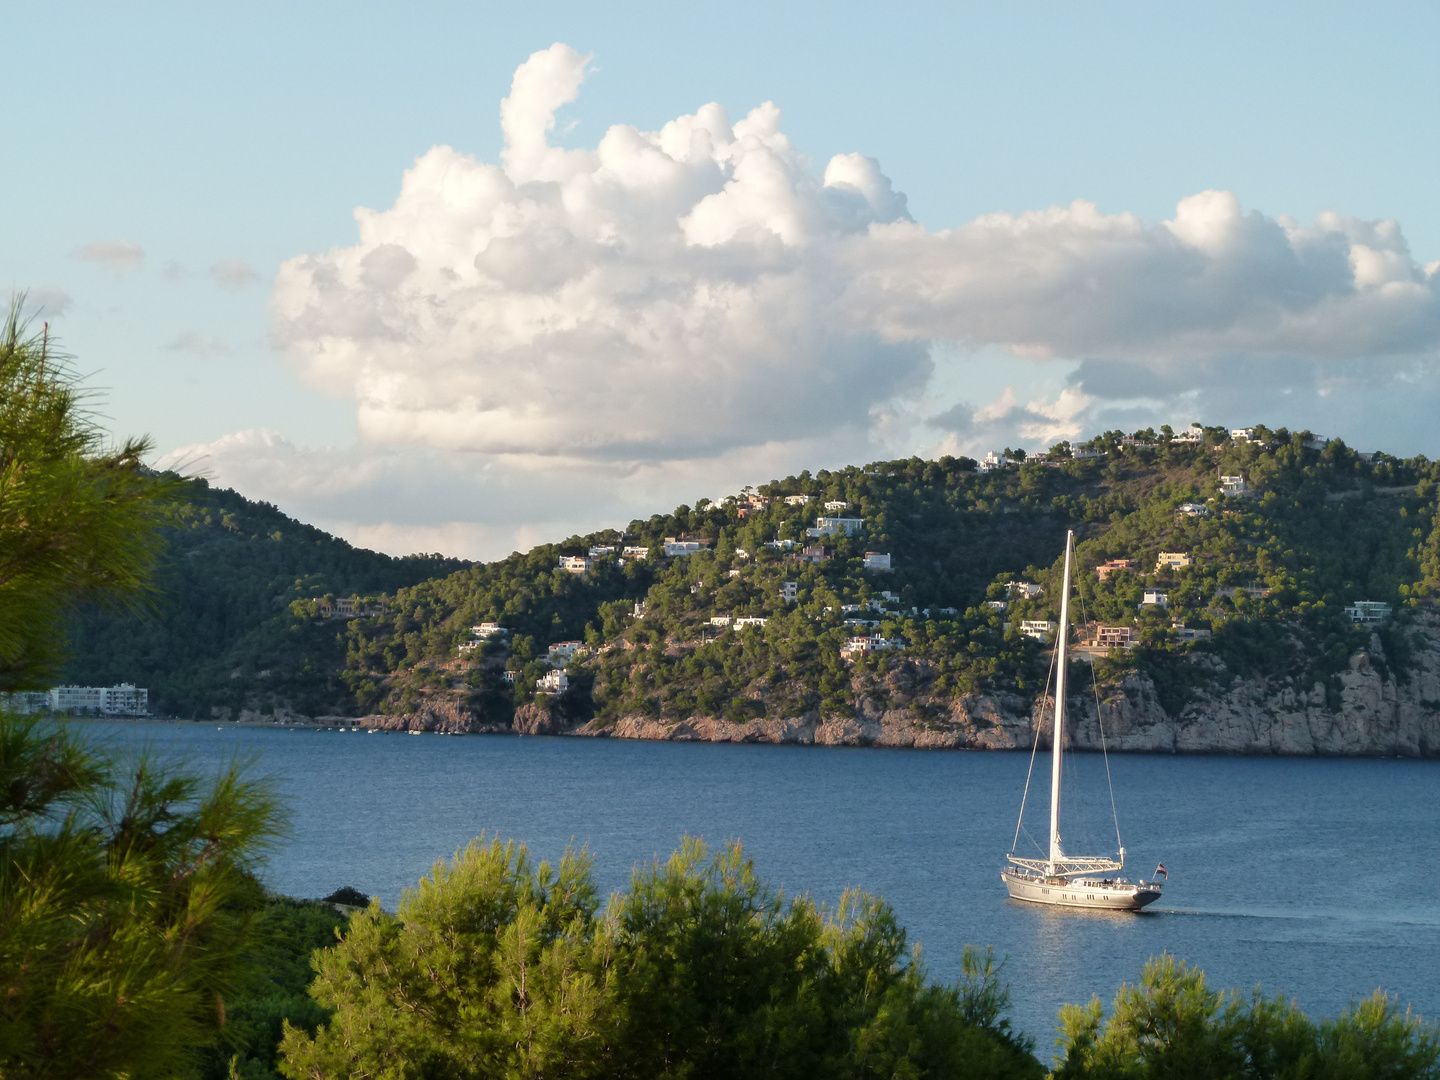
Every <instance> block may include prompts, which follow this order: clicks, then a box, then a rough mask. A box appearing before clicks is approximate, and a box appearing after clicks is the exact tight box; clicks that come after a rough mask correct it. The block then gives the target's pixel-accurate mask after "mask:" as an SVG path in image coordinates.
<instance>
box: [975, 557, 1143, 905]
mask: <svg viewBox="0 0 1440 1080" xmlns="http://www.w3.org/2000/svg"><path fill="white" fill-rule="evenodd" d="M1074 551H1075V533H1074V532H1073V531H1071V532H1067V533H1066V534H1065V581H1064V585H1063V586H1062V588H1061V591H1060V623H1059V626H1058V628H1057V630H1056V643H1057V654H1056V660H1055V723H1054V737H1053V738H1052V739H1051V741H1050V742H1051V745H1050V855H1049V858H1045V859H1032V858H1024V857H1021V856H1019V855H1016V854H1015V847H1016V845H1017V844H1018V843H1019V842H1020V829H1021V825H1023V824H1024V820H1025V797H1026V796H1028V794H1029V792H1030V779H1029V777H1028V776H1027V777H1026V779H1025V793H1026V794H1025V795H1022V796H1021V799H1020V824H1017V825H1016V827H1015V842H1014V843H1012V844H1011V845H1010V854H1009V856H1008V860H1009V863H1010V865H1009V866H1007V867H1006V868H1005V869H1004V870H1002V871H1001V872H1000V878H1001V880H1002V881H1004V882H1005V888H1006V889H1008V890H1009V892H1010V896H1011V897H1012V898H1013V899H1015V900H1026V901H1029V902H1030V903H1032V904H1052V905H1055V906H1057V907H1077V908H1098V909H1102V910H1108V911H1139V910H1140V909H1141V908H1143V907H1145V906H1146V905H1147V904H1153V903H1154V902H1155V901H1156V900H1159V899H1160V883H1159V882H1158V881H1154V880H1151V881H1139V882H1131V881H1127V880H1126V879H1125V878H1122V877H1116V876H1114V875H1115V874H1116V873H1117V872H1118V871H1121V870H1123V869H1125V848H1124V845H1121V844H1119V840H1120V822H1119V819H1118V817H1117V819H1116V822H1115V839H1116V843H1117V845H1119V847H1120V850H1119V853H1118V856H1117V857H1116V858H1113V859H1112V858H1110V857H1108V856H1104V855H1067V854H1065V850H1064V848H1063V846H1062V845H1061V842H1060V777H1061V757H1062V754H1063V748H1064V743H1065V673H1066V664H1067V662H1068V660H1067V655H1066V652H1067V650H1066V645H1067V643H1068V639H1069V637H1070V566H1071V560H1072V557H1073V555H1074ZM1035 741H1036V747H1037V748H1038V746H1039V741H1040V730H1039V725H1038V724H1037V725H1036V730H1035ZM1103 752H1105V751H1104V748H1103V741H1102V753H1103ZM1030 768H1031V770H1032V772H1033V770H1034V768H1035V757H1034V753H1033V752H1032V754H1031V757H1030ZM1105 772H1106V776H1107V777H1108V776H1109V772H1110V769H1109V759H1108V754H1107V758H1106V769H1105ZM1111 804H1112V806H1113V804H1114V791H1113V790H1112V791H1111ZM1155 872H1156V875H1163V876H1165V877H1167V878H1168V877H1169V875H1168V874H1167V873H1166V871H1165V867H1164V865H1163V864H1161V865H1160V866H1158V867H1156V871H1155Z"/></svg>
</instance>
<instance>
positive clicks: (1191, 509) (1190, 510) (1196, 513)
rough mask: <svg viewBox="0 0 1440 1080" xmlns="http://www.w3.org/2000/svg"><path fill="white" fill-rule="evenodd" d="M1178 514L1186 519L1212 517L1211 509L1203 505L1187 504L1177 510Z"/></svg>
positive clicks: (1181, 505) (1182, 504)
mask: <svg viewBox="0 0 1440 1080" xmlns="http://www.w3.org/2000/svg"><path fill="white" fill-rule="evenodd" d="M1175 512H1176V513H1177V514H1181V515H1183V516H1184V517H1193V518H1202V517H1209V516H1210V508H1209V507H1207V506H1204V505H1202V504H1201V503H1193V502H1185V503H1181V504H1180V505H1179V506H1177V507H1176V508H1175Z"/></svg>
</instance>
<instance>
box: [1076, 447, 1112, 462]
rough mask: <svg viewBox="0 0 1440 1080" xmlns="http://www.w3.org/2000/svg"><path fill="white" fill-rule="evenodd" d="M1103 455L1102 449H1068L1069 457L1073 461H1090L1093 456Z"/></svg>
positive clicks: (1099, 456) (1100, 456)
mask: <svg viewBox="0 0 1440 1080" xmlns="http://www.w3.org/2000/svg"><path fill="white" fill-rule="evenodd" d="M1104 456H1105V451H1104V450H1085V449H1083V448H1080V449H1075V450H1071V451H1070V457H1071V458H1072V459H1073V460H1075V461H1092V460H1094V459H1095V458H1102V457H1104Z"/></svg>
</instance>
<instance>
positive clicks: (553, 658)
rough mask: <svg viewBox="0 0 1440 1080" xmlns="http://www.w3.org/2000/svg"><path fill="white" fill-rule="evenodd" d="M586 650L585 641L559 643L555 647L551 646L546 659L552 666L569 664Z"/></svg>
mask: <svg viewBox="0 0 1440 1080" xmlns="http://www.w3.org/2000/svg"><path fill="white" fill-rule="evenodd" d="M584 648H585V643H584V642H583V641H557V642H556V643H555V644H554V645H551V646H550V649H549V651H548V652H547V653H546V657H545V658H546V659H547V660H548V661H549V662H550V663H551V664H556V665H562V664H568V663H569V662H570V661H571V660H572V659H573V658H574V656H575V654H576V653H577V652H580V651H581V650H582V649H584Z"/></svg>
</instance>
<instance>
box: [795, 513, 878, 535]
mask: <svg viewBox="0 0 1440 1080" xmlns="http://www.w3.org/2000/svg"><path fill="white" fill-rule="evenodd" d="M864 526H865V519H864V518H845V517H818V518H816V519H815V527H814V528H813V529H806V530H805V532H806V535H808V536H837V535H840V534H844V535H845V536H854V535H855V534H856V533H858V532H859V531H860V530H861V529H862V528H863V527H864Z"/></svg>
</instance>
